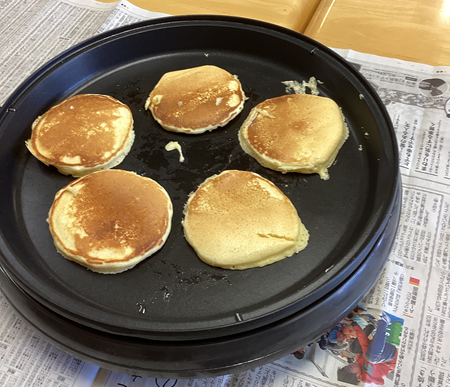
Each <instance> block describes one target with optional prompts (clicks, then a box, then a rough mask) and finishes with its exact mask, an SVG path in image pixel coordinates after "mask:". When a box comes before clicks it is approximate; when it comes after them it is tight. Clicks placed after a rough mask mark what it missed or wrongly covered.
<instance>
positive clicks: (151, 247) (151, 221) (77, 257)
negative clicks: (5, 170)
mask: <svg viewBox="0 0 450 387" xmlns="http://www.w3.org/2000/svg"><path fill="white" fill-rule="evenodd" d="M172 214H173V209H172V202H171V200H170V197H169V195H168V194H167V192H166V191H165V190H164V188H163V187H161V186H160V185H159V184H158V183H156V182H155V181H154V180H151V179H149V178H147V177H143V176H139V175H137V174H135V173H134V172H127V171H123V170H119V169H111V170H105V171H100V172H94V173H91V174H89V175H87V176H84V177H81V178H79V179H77V180H74V181H73V182H72V183H70V184H69V185H67V186H66V187H64V188H62V189H61V190H60V191H59V192H58V193H57V194H56V196H55V199H54V201H53V204H52V207H51V209H50V211H49V215H48V220H47V221H48V223H49V227H50V232H51V234H52V237H53V241H54V243H55V246H56V249H57V251H58V252H59V253H61V254H62V255H63V256H64V257H65V258H67V259H69V260H72V261H75V262H77V263H79V264H80V265H83V266H85V267H87V268H89V269H91V270H92V271H95V272H99V273H105V274H107V273H120V272H123V271H125V270H128V269H131V268H132V267H134V266H135V265H136V264H138V263H139V262H141V261H142V260H144V259H145V258H147V257H149V256H150V255H152V254H154V253H155V252H156V251H158V250H159V249H161V247H162V246H163V245H164V243H165V241H166V239H167V237H168V235H169V233H170V229H171V222H172Z"/></svg>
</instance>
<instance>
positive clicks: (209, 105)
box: [145, 66, 245, 134]
mask: <svg viewBox="0 0 450 387" xmlns="http://www.w3.org/2000/svg"><path fill="white" fill-rule="evenodd" d="M244 102H245V94H244V92H243V90H242V87H241V83H240V82H239V80H238V79H237V78H236V77H235V76H233V75H232V74H230V73H229V72H227V71H225V70H223V69H221V68H219V67H216V66H200V67H194V68H190V69H185V70H179V71H172V72H168V73H166V74H164V75H163V76H162V78H161V79H160V81H159V82H158V83H157V85H156V86H155V88H154V89H153V90H152V91H151V93H150V95H149V97H148V99H147V101H146V103H145V108H146V109H150V111H151V113H152V115H153V117H154V119H155V120H156V121H157V122H158V123H159V124H160V125H161V126H162V127H163V128H164V129H166V130H169V131H173V132H181V133H188V134H199V133H203V132H206V131H208V130H213V129H217V128H218V127H221V126H224V125H226V124H227V123H228V122H230V121H231V120H232V119H233V118H234V117H236V116H237V115H238V114H239V113H240V112H241V110H242V108H243V107H244Z"/></svg>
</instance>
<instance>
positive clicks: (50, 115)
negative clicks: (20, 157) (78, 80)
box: [26, 94, 134, 177]
mask: <svg viewBox="0 0 450 387" xmlns="http://www.w3.org/2000/svg"><path fill="white" fill-rule="evenodd" d="M32 129H33V130H32V133H31V138H30V140H28V141H27V142H26V146H27V148H28V149H29V151H30V152H31V153H32V154H33V155H34V156H35V157H36V158H37V159H38V160H40V161H42V162H43V163H44V164H46V165H53V166H54V167H56V168H57V169H58V171H59V172H61V173H62V174H64V175H72V176H74V177H80V176H85V175H87V174H88V173H91V172H95V171H99V170H103V169H109V168H112V167H115V166H116V165H118V164H120V163H121V162H122V161H123V159H124V158H125V156H126V155H127V154H128V153H129V151H130V149H131V146H132V144H133V141H134V130H133V117H132V114H131V110H130V108H129V107H128V106H127V105H124V104H123V103H121V102H120V101H118V100H116V99H115V98H112V97H110V96H106V95H99V94H80V95H76V96H73V97H70V98H68V99H66V100H64V101H63V102H61V103H59V104H57V105H56V106H54V107H52V108H51V109H50V110H48V111H47V112H46V113H44V114H43V115H42V116H40V117H38V118H37V119H36V120H35V121H34V123H33V125H32Z"/></svg>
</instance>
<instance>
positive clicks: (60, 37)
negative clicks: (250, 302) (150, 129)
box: [0, 0, 450, 387]
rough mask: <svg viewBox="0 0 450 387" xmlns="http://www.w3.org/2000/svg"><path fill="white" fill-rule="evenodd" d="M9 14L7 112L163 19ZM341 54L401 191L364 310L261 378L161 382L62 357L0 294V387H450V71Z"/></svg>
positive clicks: (57, 5) (34, 11) (48, 2)
mask: <svg viewBox="0 0 450 387" xmlns="http://www.w3.org/2000/svg"><path fill="white" fill-rule="evenodd" d="M0 11H1V20H2V22H1V23H0V32H1V33H0V47H1V53H0V75H1V77H0V104H3V103H4V101H5V100H6V99H7V97H8V95H10V94H11V93H12V91H13V90H14V89H15V88H16V87H17V86H18V85H19V84H20V83H21V82H22V81H23V80H24V79H25V78H26V77H27V76H28V75H30V74H31V73H32V72H33V71H35V70H36V69H37V68H38V67H39V66H40V65H42V64H43V63H45V62H46V61H47V60H49V59H51V58H52V57H54V56H55V55H57V54H59V53H60V52H62V51H63V50H65V49H67V48H69V47H70V46H72V45H74V44H76V43H78V42H79V41H81V40H83V39H86V38H89V37H91V36H93V35H95V34H96V33H99V32H103V31H106V30H109V29H111V28H115V27H118V26H122V25H126V24H130V23H133V22H136V21H139V20H143V19H148V18H153V17H160V16H165V15H163V14H157V13H152V12H149V11H146V10H142V9H140V8H137V7H135V6H134V5H133V4H132V3H130V2H128V1H121V2H116V3H109V4H108V3H100V2H96V1H93V0H27V1H18V0H4V1H2V2H0ZM81 25H82V26H83V28H81ZM336 51H337V52H338V53H339V54H340V55H342V56H343V57H344V58H346V59H347V60H348V61H349V62H350V63H352V64H353V65H354V66H355V67H357V68H358V70H359V71H360V72H361V73H362V74H363V75H364V76H365V77H366V78H367V79H368V81H369V82H370V83H371V84H372V86H373V87H374V88H375V90H376V91H377V92H378V94H379V96H380V97H381V99H382V101H383V103H384V104H385V106H386V108H387V110H388V112H389V114H390V117H391V119H392V122H393V125H394V128H395V131H396V135H397V140H398V145H399V150H400V167H401V174H402V181H403V192H402V199H403V202H402V215H401V220H400V227H399V230H398V235H397V237H396V240H395V242H394V247H393V250H392V253H391V254H390V256H389V257H388V262H387V264H386V265H385V267H384V269H383V271H382V273H381V275H380V278H379V280H378V282H377V284H376V285H375V287H374V288H373V289H372V290H371V291H370V293H369V294H368V295H366V297H365V298H364V300H363V301H362V302H361V303H360V305H359V308H357V309H356V310H355V311H354V312H353V313H352V314H351V315H350V316H349V317H348V318H347V319H345V320H343V321H342V322H341V323H340V324H338V325H337V326H336V327H335V328H334V329H332V330H331V331H330V332H326V333H324V335H323V336H322V337H320V338H318V339H317V340H316V341H315V342H313V343H310V345H308V346H306V347H305V348H299V350H298V351H297V352H296V353H294V354H291V355H289V356H286V357H285V358H282V359H280V360H278V361H275V362H273V363H271V364H268V365H265V366H263V367H259V368H255V369H253V370H250V371H247V372H244V373H240V374H236V375H227V376H222V377H217V378H211V379H196V380H159V379H152V378H144V377H141V376H140V375H127V374H122V373H118V372H110V371H107V370H103V369H100V370H99V368H98V367H96V366H93V365H90V364H87V363H83V362H81V361H79V360H78V359H76V358H73V357H71V356H69V355H67V354H65V353H63V352H62V351H60V350H59V349H57V348H55V347H54V346H52V345H51V344H49V343H48V342H47V341H46V340H45V338H43V337H42V336H41V335H40V334H38V333H37V332H35V331H34V329H33V328H32V327H30V326H28V325H27V324H26V323H25V322H24V321H23V320H22V319H21V318H20V317H19V316H18V315H17V314H16V313H15V312H14V310H13V309H12V307H11V306H10V305H9V303H8V302H7V301H6V299H5V298H4V297H3V296H2V295H1V294H0V386H9V385H16V386H39V385H42V386H50V385H51V386H58V387H59V386H75V387H78V386H91V385H92V386H94V387H113V386H114V387H116V386H126V387H134V386H152V387H175V386H177V387H185V386H186V387H222V386H229V387H291V386H292V387H317V386H349V385H352V384H351V383H350V379H349V378H350V377H351V376H349V375H348V374H355V375H356V376H357V377H358V378H359V379H361V380H362V381H361V382H360V383H359V384H358V385H367V386H370V385H386V386H401V387H408V386H424V387H425V386H436V387H438V386H439V387H441V386H450V347H449V346H448V345H446V344H445V343H446V342H447V340H448V338H449V337H450V307H449V295H450V90H449V87H450V67H430V66H428V65H423V64H418V63H411V62H404V61H400V60H395V59H390V58H383V57H377V56H373V55H367V54H362V53H357V52H354V51H347V50H336ZM342 369H346V370H347V371H349V372H346V373H347V376H346V378H347V379H346V380H347V381H346V382H345V381H340V380H339V379H342V378H343V377H344V376H338V374H339V375H342V374H343V371H341V370H342ZM344 371H345V370H344ZM94 379H95V380H94ZM355 383H356V382H355Z"/></svg>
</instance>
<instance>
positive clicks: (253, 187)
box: [183, 170, 309, 270]
mask: <svg viewBox="0 0 450 387" xmlns="http://www.w3.org/2000/svg"><path fill="white" fill-rule="evenodd" d="M184 213H185V217H184V219H183V228H184V235H185V238H186V240H187V241H188V243H189V244H190V245H191V246H192V247H193V249H194V250H195V252H196V253H197V255H198V256H199V257H200V259H201V260H202V261H204V262H205V263H207V264H209V265H211V266H217V267H222V268H224V269H233V270H243V269H249V268H254V267H262V266H266V265H269V264H271V263H274V262H277V261H279V260H282V259H283V258H286V257H290V256H292V255H293V254H295V253H297V252H299V251H301V250H303V249H304V248H305V247H306V245H307V244H308V239H309V233H308V231H307V230H306V228H305V226H304V225H303V223H302V222H301V220H300V218H299V216H298V213H297V210H296V209H295V207H294V205H293V204H292V202H291V201H290V200H289V198H288V197H287V196H285V195H284V194H283V192H282V191H281V190H280V189H279V188H278V187H276V186H275V185H274V184H273V183H272V182H270V181H269V180H267V179H265V178H263V177H262V176H260V175H258V174H256V173H253V172H245V171H238V170H228V171H224V172H222V173H221V174H219V175H214V176H212V177H210V178H208V179H207V180H205V182H204V183H203V184H201V185H200V186H199V187H198V189H197V190H196V191H195V192H194V193H192V194H191V195H190V196H189V199H188V201H187V203H186V205H185V210H184Z"/></svg>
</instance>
